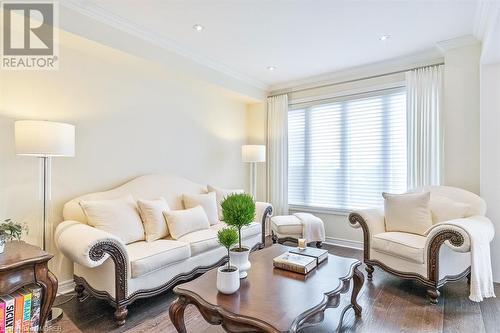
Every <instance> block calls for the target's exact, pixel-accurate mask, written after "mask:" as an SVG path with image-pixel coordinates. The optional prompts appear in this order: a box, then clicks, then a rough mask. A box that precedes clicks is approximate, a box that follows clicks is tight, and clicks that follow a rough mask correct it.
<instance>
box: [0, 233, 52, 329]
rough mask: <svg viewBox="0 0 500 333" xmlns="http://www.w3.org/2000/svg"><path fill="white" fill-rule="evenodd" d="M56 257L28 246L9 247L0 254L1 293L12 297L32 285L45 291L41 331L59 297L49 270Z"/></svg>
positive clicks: (22, 244)
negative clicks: (18, 290) (53, 258)
mask: <svg viewBox="0 0 500 333" xmlns="http://www.w3.org/2000/svg"><path fill="white" fill-rule="evenodd" d="M52 257H53V255H52V254H50V253H47V252H45V251H42V250H41V249H40V248H38V247H36V246H33V245H29V244H27V243H25V242H20V241H12V242H7V243H5V251H4V253H2V254H0V293H1V294H10V293H12V292H14V291H16V290H17V289H19V288H22V287H23V286H25V285H28V284H30V283H38V284H39V285H40V286H41V287H42V304H41V309H40V310H41V311H40V327H44V325H45V322H46V320H47V316H48V314H49V312H50V309H51V308H52V304H53V303H54V299H55V298H56V294H57V278H56V277H55V276H54V274H52V272H51V271H49V268H48V266H47V264H48V262H49V260H50V259H52Z"/></svg>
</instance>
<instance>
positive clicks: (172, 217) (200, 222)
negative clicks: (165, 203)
mask: <svg viewBox="0 0 500 333" xmlns="http://www.w3.org/2000/svg"><path fill="white" fill-rule="evenodd" d="M163 216H165V219H166V220H167V224H168V230H169V231H170V235H171V236H172V238H173V239H179V238H180V237H182V236H184V235H186V234H189V233H190V232H193V231H198V230H203V229H209V228H210V223H209V222H208V218H207V214H205V211H204V210H203V208H202V207H201V206H196V207H194V208H190V209H184V210H171V211H166V212H163Z"/></svg>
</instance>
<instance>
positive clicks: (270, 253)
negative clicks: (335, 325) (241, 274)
mask: <svg viewBox="0 0 500 333" xmlns="http://www.w3.org/2000/svg"><path fill="white" fill-rule="evenodd" d="M289 249H290V248H289V247H286V246H283V245H273V246H271V247H269V248H266V249H263V250H260V251H257V252H254V253H253V254H252V255H251V257H250V260H251V262H252V268H251V269H250V271H249V272H248V273H249V274H248V277H247V278H246V279H243V280H241V286H240V289H239V290H238V291H237V292H236V293H234V294H232V295H224V294H221V293H219V292H218V291H217V288H216V279H217V272H216V270H215V269H214V270H211V271H209V272H207V273H205V274H204V275H202V276H200V277H199V278H197V279H195V280H193V281H190V282H187V283H183V284H180V285H178V286H177V287H175V288H174V292H175V293H176V294H177V295H178V296H179V297H178V298H177V299H176V300H175V301H174V302H173V303H172V304H171V306H170V309H169V315H170V319H171V320H172V323H173V324H174V326H175V328H176V329H177V331H178V332H186V327H185V324H184V310H185V308H186V306H187V305H189V304H193V305H195V306H196V307H197V308H198V310H199V311H200V313H201V314H202V316H203V318H204V319H205V320H206V321H207V322H209V323H210V324H212V325H222V326H223V327H224V329H226V330H227V331H230V332H261V331H265V332H297V331H299V330H300V329H302V328H305V327H308V326H311V325H315V324H318V323H320V322H321V321H323V318H324V312H325V310H326V309H328V308H336V307H338V306H339V304H340V298H341V295H342V294H346V293H347V292H348V291H349V289H350V284H351V281H353V284H354V285H353V288H352V293H351V297H350V302H349V304H348V305H347V306H346V307H345V308H344V309H343V310H342V312H341V314H340V318H339V327H340V325H341V324H342V319H343V316H344V314H345V312H346V311H347V310H348V309H350V308H353V309H354V312H355V315H356V317H359V316H361V306H359V304H358V303H357V301H356V299H357V296H358V293H359V291H360V290H361V287H362V286H363V282H364V276H363V274H362V273H361V272H360V271H359V269H358V267H359V266H360V265H361V262H360V261H359V260H356V259H350V258H343V257H338V256H334V255H331V254H330V255H329V258H328V261H326V262H323V263H321V265H320V266H319V267H318V268H316V269H315V270H314V271H312V272H310V273H309V274H308V275H306V276H304V275H301V274H298V273H294V272H289V271H285V270H281V269H277V268H274V267H273V262H272V260H273V258H274V257H276V256H278V255H280V254H282V253H284V252H287V251H288V250H289Z"/></svg>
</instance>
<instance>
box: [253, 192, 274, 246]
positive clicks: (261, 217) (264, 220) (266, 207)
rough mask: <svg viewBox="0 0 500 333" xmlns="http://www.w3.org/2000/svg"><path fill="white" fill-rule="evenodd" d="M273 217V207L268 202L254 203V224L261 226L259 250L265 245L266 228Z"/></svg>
mask: <svg viewBox="0 0 500 333" xmlns="http://www.w3.org/2000/svg"><path fill="white" fill-rule="evenodd" d="M272 215H273V206H272V205H271V204H270V203H268V202H259V201H257V202H256V203H255V222H258V223H260V224H262V241H261V242H262V244H261V246H260V248H263V247H264V244H265V243H266V226H267V225H269V218H270V217H271V216H272Z"/></svg>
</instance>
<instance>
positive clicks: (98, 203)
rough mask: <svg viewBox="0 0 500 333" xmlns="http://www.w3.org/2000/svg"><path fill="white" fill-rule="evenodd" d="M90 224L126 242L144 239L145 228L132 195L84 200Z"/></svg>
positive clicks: (83, 204)
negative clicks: (111, 198) (109, 198)
mask: <svg viewBox="0 0 500 333" xmlns="http://www.w3.org/2000/svg"><path fill="white" fill-rule="evenodd" d="M80 206H81V207H82V209H83V212H84V213H85V215H86V216H87V220H88V224H89V225H91V226H93V227H95V228H96V229H100V230H103V231H106V232H109V233H110V234H113V235H115V236H117V237H119V238H120V239H121V240H122V241H123V242H124V243H125V244H130V243H133V242H137V241H141V240H144V228H143V227H142V221H141V217H140V216H139V212H138V211H137V206H136V204H135V201H134V198H132V196H131V195H129V196H126V197H123V198H119V199H113V200H88V201H87V200H82V201H80Z"/></svg>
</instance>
